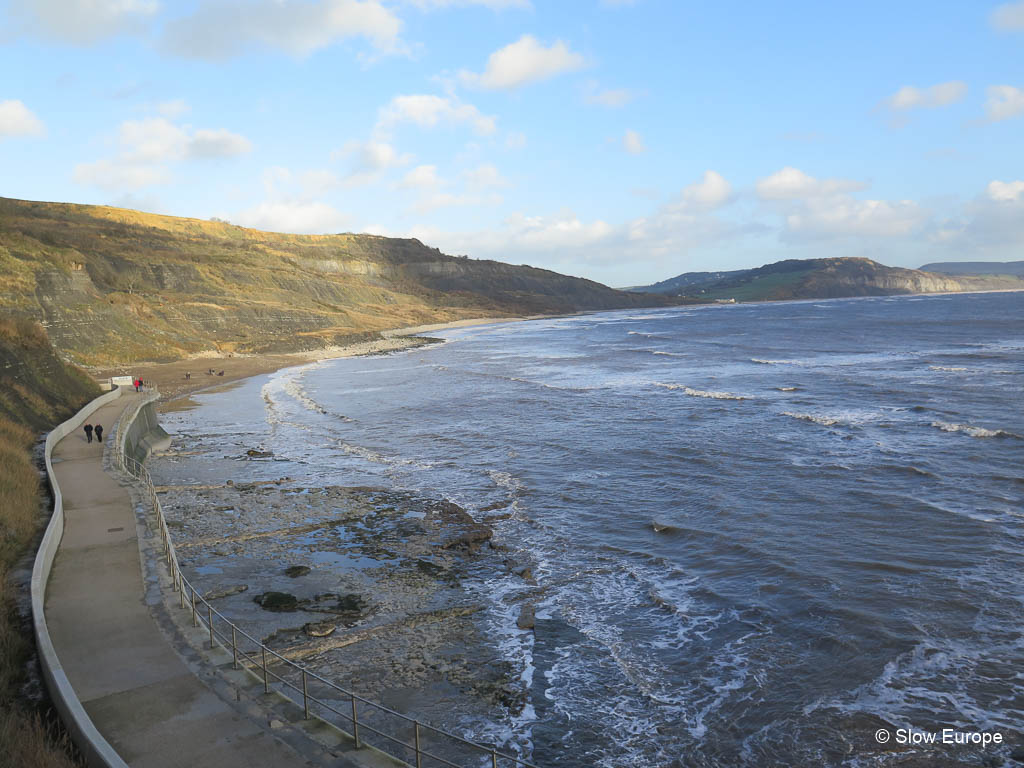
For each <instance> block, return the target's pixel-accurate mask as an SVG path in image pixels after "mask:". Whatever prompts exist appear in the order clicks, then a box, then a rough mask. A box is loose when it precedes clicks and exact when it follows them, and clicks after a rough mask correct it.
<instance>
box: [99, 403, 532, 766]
mask: <svg viewBox="0 0 1024 768" xmlns="http://www.w3.org/2000/svg"><path fill="white" fill-rule="evenodd" d="M159 397H160V393H159V392H158V391H156V390H155V389H153V390H151V391H150V392H149V393H147V396H146V397H145V398H142V399H141V400H139V401H138V403H136V404H135V405H134V406H133V408H132V409H130V410H129V411H125V413H124V414H123V415H122V416H121V419H120V421H119V423H118V430H117V431H118V434H117V441H116V443H115V450H114V460H115V462H116V463H117V467H118V469H120V470H121V471H122V472H125V473H126V474H128V475H131V476H132V477H133V478H134V479H135V480H137V481H138V483H139V485H140V486H141V488H142V490H143V492H144V493H145V495H146V497H147V498H148V499H149V502H150V504H152V507H153V510H154V512H155V513H156V519H157V522H158V524H159V528H160V538H161V543H162V545H163V556H164V559H165V560H166V561H167V568H168V571H169V576H170V579H171V583H172V585H173V588H174V591H175V592H177V593H178V603H179V607H180V608H181V609H182V610H185V609H188V610H189V611H191V613H192V625H193V626H194V627H205V629H206V631H207V632H209V636H210V648H211V649H212V648H214V647H215V646H216V645H220V646H221V647H222V648H223V649H224V650H226V651H230V652H231V655H232V660H233V661H232V664H233V666H234V668H235V669H238V668H242V669H245V670H246V671H247V672H249V673H250V674H252V675H254V676H256V677H257V678H262V680H263V690H264V693H270V690H271V682H270V680H271V678H274V680H275V682H276V683H279V686H278V687H277V689H276V690H277V692H278V693H280V694H281V695H283V696H285V697H287V698H288V699H289V700H291V701H292V702H293V703H294V704H296V705H297V706H301V707H302V710H303V714H304V716H305V718H306V719H309V717H310V713H311V705H315V706H317V707H318V708H319V710H320V713H318V714H317V716H318V717H320V718H321V719H323V720H325V721H327V722H331V721H330V720H329V719H328V718H327V717H326V716H324V715H323V714H322V713H323V712H330V713H332V714H334V715H336V716H337V717H338V718H340V720H341V722H342V723H345V724H348V725H351V729H352V732H351V734H350V735H351V736H352V738H353V740H354V741H355V745H356V749H359V748H361V747H362V746H363V744H365V743H367V742H366V739H364V738H362V735H361V734H362V733H363V732H364V731H369V732H370V733H373V734H376V735H378V736H380V737H382V738H384V739H387V740H388V741H389V742H391V743H393V744H397V745H398V746H399V747H401V748H403V749H405V750H409V752H411V753H412V755H413V757H414V759H415V763H414V765H415V766H416V768H423V759H424V758H427V759H430V760H433V761H435V762H436V763H440V764H442V765H445V766H448V767H449V768H464V766H463V765H461V764H459V763H453V762H450V761H449V760H447V759H446V758H443V757H440V756H439V755H436V754H433V753H431V752H429V751H427V749H425V748H424V746H423V745H422V744H421V743H420V742H421V733H422V732H424V731H426V732H430V733H433V734H436V735H438V736H440V737H442V738H444V739H447V740H449V741H453V742H456V743H458V744H460V745H463V746H465V747H468V748H470V749H471V750H475V754H476V756H477V758H478V760H479V759H480V758H483V759H485V760H486V759H489V762H490V768H499V766H500V765H502V764H505V765H511V766H513V768H518V766H522V767H523V768H538V767H537V766H536V765H534V764H533V763H530V762H527V761H525V760H520V759H519V758H517V757H515V756H513V755H509V754H505V753H502V752H499V751H498V750H497V749H496V748H494V747H486V746H484V745H483V744H477V743H476V742H473V741H469V740H468V739H464V738H462V737H461V736H457V735H456V734H454V733H451V732H449V731H445V730H443V729H441V728H436V727H434V726H432V725H429V724H427V723H423V722H420V721H419V720H417V719H416V718H412V717H409V716H408V715H403V714H402V713H400V712H396V711H395V710H393V709H389V708H388V707H385V706H383V705H381V704H377V703H376V702H374V701H371V700H370V699H367V698H364V697H362V696H359V695H358V694H356V693H353V692H352V691H349V690H347V689H345V688H342V687H341V686H340V685H337V684H336V683H334V682H332V681H330V680H328V679H326V678H324V677H321V676H320V675H318V674H316V673H315V672H312V671H310V670H309V669H307V668H306V667H305V666H303V665H301V664H297V663H295V662H294V661H291V660H290V659H288V658H287V657H285V656H283V655H281V654H280V653H278V652H277V651H275V650H274V649H273V648H268V647H267V646H266V645H265V644H264V643H262V642H261V641H259V640H257V639H256V638H254V637H253V636H252V635H250V634H249V633H248V632H246V631H245V630H244V629H242V628H241V627H239V626H238V625H237V624H235V623H233V622H232V621H230V620H229V619H228V618H227V617H226V616H224V615H223V614H222V613H221V612H220V611H218V610H217V609H216V608H214V607H213V606H212V605H211V604H210V602H209V600H207V599H206V598H205V597H203V596H202V594H201V593H199V591H198V590H197V589H196V585H194V584H193V583H192V582H191V581H189V580H188V579H187V578H185V575H184V574H183V573H182V571H181V567H180V565H179V564H178V555H177V553H176V552H175V549H174V542H173V541H172V540H171V534H170V530H169V529H168V526H167V519H166V518H165V517H164V512H163V507H162V506H161V504H160V499H159V498H158V497H157V493H156V489H155V488H154V486H153V480H152V478H151V477H150V474H149V470H147V469H146V467H145V465H144V464H143V463H142V462H140V461H138V460H137V459H135V458H134V457H132V456H129V455H128V454H127V452H126V451H125V443H126V441H127V430H126V429H125V428H124V427H125V425H130V424H131V423H132V422H133V421H134V420H135V418H136V417H137V416H138V413H139V411H140V410H142V408H143V407H144V406H146V405H148V404H150V403H152V402H154V401H155V400H157V399H158V398H159ZM201 607H202V608H201ZM204 614H205V615H204ZM214 617H216V618H218V619H220V620H221V622H222V625H223V627H224V628H223V630H218V629H217V628H216V626H215V622H214ZM239 636H241V637H242V638H244V639H246V640H248V641H249V642H250V643H251V644H252V647H251V648H250V650H248V651H247V650H244V649H243V648H241V647H240V646H239ZM257 656H258V657H259V658H258V659H257V658H256V657H257ZM268 656H269V657H272V658H273V659H274V660H275V661H276V662H280V664H281V665H283V666H284V668H285V669H284V670H281V672H280V673H279V672H278V671H275V670H274V669H272V668H271V666H270V664H268V661H267V658H268ZM240 659H241V660H243V662H242V663H241V664H240V663H239V661H240ZM247 665H248V666H247ZM289 670H290V671H292V672H293V673H295V674H294V675H293V678H292V680H289V679H286V678H285V677H284V673H285V672H286V671H289ZM310 681H315V682H317V683H320V684H321V685H322V686H325V687H326V688H327V689H328V690H329V691H332V692H335V693H337V694H340V699H339V698H338V697H335V698H334V701H338V700H347V703H348V705H349V709H350V710H351V714H346V713H344V712H341V711H339V710H338V709H336V708H335V706H332V703H331V702H328V701H324V700H323V699H320V698H317V697H316V696H313V695H311V694H310V691H309V684H310ZM289 689H290V690H291V691H293V692H294V693H295V694H297V695H295V696H291V695H288V693H286V691H287V690H289ZM360 705H362V707H360ZM360 708H362V709H363V711H364V712H365V711H367V708H372V710H371V711H372V712H373V713H377V714H383V715H387V716H389V717H397V718H399V719H400V720H402V721H404V722H405V723H407V724H408V725H411V726H412V743H409V742H407V741H404V740H402V739H401V738H399V737H398V736H394V735H391V734H388V733H385V732H384V731H382V730H379V729H378V728H374V727H373V726H372V725H370V724H369V723H368V722H367V720H366V719H365V718H366V715H365V714H364V715H362V717H363V718H364V719H362V720H361V719H360ZM331 724H332V725H337V724H336V723H331ZM337 727H339V728H340V725H338V726H337ZM369 746H376V745H372V744H371V745H369ZM377 748H378V749H379V748H380V747H377ZM398 759H400V760H401V758H398ZM402 762H403V763H404V764H406V765H409V763H407V762H406V761H404V760H402ZM475 765H476V766H479V765H480V763H479V762H476V763H475Z"/></svg>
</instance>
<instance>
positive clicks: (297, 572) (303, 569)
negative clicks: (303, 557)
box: [284, 565, 313, 579]
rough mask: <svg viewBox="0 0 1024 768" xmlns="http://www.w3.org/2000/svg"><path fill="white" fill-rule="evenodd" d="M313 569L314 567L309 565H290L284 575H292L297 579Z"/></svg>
mask: <svg viewBox="0 0 1024 768" xmlns="http://www.w3.org/2000/svg"><path fill="white" fill-rule="evenodd" d="M312 570H313V569H312V568H310V567H309V566H308V565H289V566H288V567H287V568H285V569H284V575H285V576H291V577H292V578H293V579H295V578H298V577H299V576H305V575H306V574H307V573H309V572H310V571H312Z"/></svg>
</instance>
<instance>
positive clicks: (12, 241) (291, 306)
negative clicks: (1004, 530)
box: [0, 198, 667, 366]
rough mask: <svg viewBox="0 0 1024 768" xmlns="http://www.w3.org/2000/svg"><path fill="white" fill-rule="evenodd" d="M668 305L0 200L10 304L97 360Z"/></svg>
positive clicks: (533, 273) (6, 305) (340, 243)
mask: <svg viewBox="0 0 1024 768" xmlns="http://www.w3.org/2000/svg"><path fill="white" fill-rule="evenodd" d="M666 301H667V300H666V299H664V298H662V297H655V296H641V295H637V294H630V293H624V292H621V291H615V290H612V289H611V288H608V287H606V286H603V285H600V284H598V283H594V282H592V281H589V280H582V279H579V278H573V277H567V276H564V275H559V274H557V273H554V272H549V271H546V270H541V269H533V268H531V267H517V266H512V265H508V264H501V263H499V262H493V261H476V260H473V259H467V258H456V257H452V256H447V255H445V254H443V253H441V252H440V251H438V250H437V249H436V248H429V247H427V246H425V245H424V244H423V243H421V242H419V241H418V240H411V239H394V238H385V237H378V236H374V235H350V234H341V235H323V236H301V235H286V234H276V233H270V232H260V231H257V230H250V229H245V228H243V227H235V226H232V225H230V224H227V223H224V222H206V221H199V220H195V219H181V218H176V217H169V216H157V215H153V214H145V213H140V212H137V211H129V210H123V209H117V208H107V207H101V206H79V205H70V204H63V203H34V202H26V201H21V200H9V199H3V198H0V307H2V309H3V311H5V312H9V313H12V314H15V315H18V316H23V317H29V318H32V319H35V320H38V321H40V322H41V323H43V325H44V326H45V327H46V329H47V332H48V333H49V335H50V338H51V339H52V341H53V343H54V346H55V347H56V348H57V349H58V350H60V351H61V352H62V353H63V354H64V355H65V356H67V357H69V358H71V359H73V360H75V361H76V362H79V363H83V364H87V365H98V366H109V365H116V364H122V363H136V362H141V361H163V360H171V359H176V358H180V357H182V356H184V355H188V354H194V353H201V352H208V351H209V352H217V353H235V352H238V353H252V352H291V351H300V350H307V349H315V348H319V347H323V346H326V345H331V344H339V343H347V342H349V341H354V340H363V339H365V338H367V337H368V336H372V335H374V334H376V333H378V332H379V331H381V330H385V329H390V328H398V327H402V326H409V325H420V324H424V323H436V322H446V321H449V320H458V319H464V318H468V317H493V316H508V315H521V314H535V313H560V312H572V311H578V310H586V309H613V308H619V307H632V306H651V305H658V304H664V303H666Z"/></svg>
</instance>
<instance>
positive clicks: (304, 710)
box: [302, 669, 309, 720]
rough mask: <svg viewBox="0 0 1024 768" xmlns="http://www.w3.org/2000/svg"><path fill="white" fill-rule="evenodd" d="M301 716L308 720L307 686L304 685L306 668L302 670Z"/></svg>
mask: <svg viewBox="0 0 1024 768" xmlns="http://www.w3.org/2000/svg"><path fill="white" fill-rule="evenodd" d="M302 716H303V717H304V718H306V719H307V720H309V688H307V687H306V670H305V669H303V670H302Z"/></svg>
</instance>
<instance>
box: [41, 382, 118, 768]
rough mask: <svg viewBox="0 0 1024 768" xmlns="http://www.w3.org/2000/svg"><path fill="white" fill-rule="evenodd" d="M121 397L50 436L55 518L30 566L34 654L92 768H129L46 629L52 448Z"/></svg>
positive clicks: (57, 536)
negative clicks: (67, 670) (86, 703)
mask: <svg viewBox="0 0 1024 768" xmlns="http://www.w3.org/2000/svg"><path fill="white" fill-rule="evenodd" d="M121 393H122V389H121V388H120V387H117V388H115V389H114V390H112V391H111V392H108V393H107V394H105V395H100V396H99V397H97V398H96V399H95V400H93V401H92V402H90V403H87V404H86V405H85V406H84V407H83V408H82V409H81V410H80V411H79V412H78V413H76V414H75V415H74V416H72V417H71V418H70V419H68V420H67V421H65V422H63V423H61V424H58V425H57V426H56V427H55V428H54V429H53V430H52V431H51V432H50V434H49V435H47V436H46V447H45V450H44V457H45V461H46V475H47V478H48V479H49V481H50V487H51V488H52V489H53V515H52V516H51V517H50V523H49V525H47V526H46V533H45V534H44V535H43V540H42V542H41V543H40V545H39V551H38V552H37V553H36V559H35V563H34V564H33V566H32V584H31V593H32V626H33V629H34V631H35V636H36V648H37V649H38V653H39V664H40V666H41V667H42V670H43V679H44V680H45V681H46V688H47V690H49V692H50V698H51V699H52V700H53V705H54V707H55V708H56V710H57V712H58V714H60V717H61V720H62V721H63V722H64V727H65V728H67V730H68V732H69V734H70V735H71V739H72V741H74V743H75V746H77V747H78V749H79V751H81V753H82V755H83V756H84V757H85V760H86V762H87V763H88V764H89V765H90V766H93V768H128V764H127V763H125V761H124V760H122V759H121V756H120V755H118V754H117V752H116V751H115V750H114V748H113V747H111V746H110V743H109V742H108V741H107V740H106V739H105V738H103V735H102V734H101V733H100V732H99V730H98V729H97V728H96V726H95V724H94V723H93V721H92V718H90V717H89V715H88V713H87V712H86V711H85V707H84V706H82V702H81V701H79V699H78V695H77V694H76V693H75V689H74V688H73V687H72V686H71V682H70V681H69V680H68V677H67V674H65V672H64V667H63V666H62V665H61V661H60V658H59V657H58V656H57V651H56V649H55V648H54V646H53V641H52V640H51V639H50V631H49V629H48V628H47V626H46V614H45V612H44V607H45V601H46V585H47V583H48V582H49V580H50V571H51V569H52V568H53V560H54V557H55V556H56V555H57V549H58V547H60V542H61V539H62V538H63V536H64V498H63V496H62V494H61V490H60V486H59V485H58V484H57V477H56V475H55V474H54V471H53V462H52V458H53V448H54V446H56V445H57V443H58V442H59V441H60V440H62V439H63V438H65V437H67V436H68V435H70V434H71V433H73V432H76V431H77V430H78V428H79V427H80V426H82V424H84V423H85V420H86V419H88V418H89V416H91V415H92V414H93V413H95V412H96V411H97V410H99V409H100V408H102V407H103V406H104V405H106V404H108V403H111V402H113V401H114V400H117V399H118V398H119V397H120V396H121Z"/></svg>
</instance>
